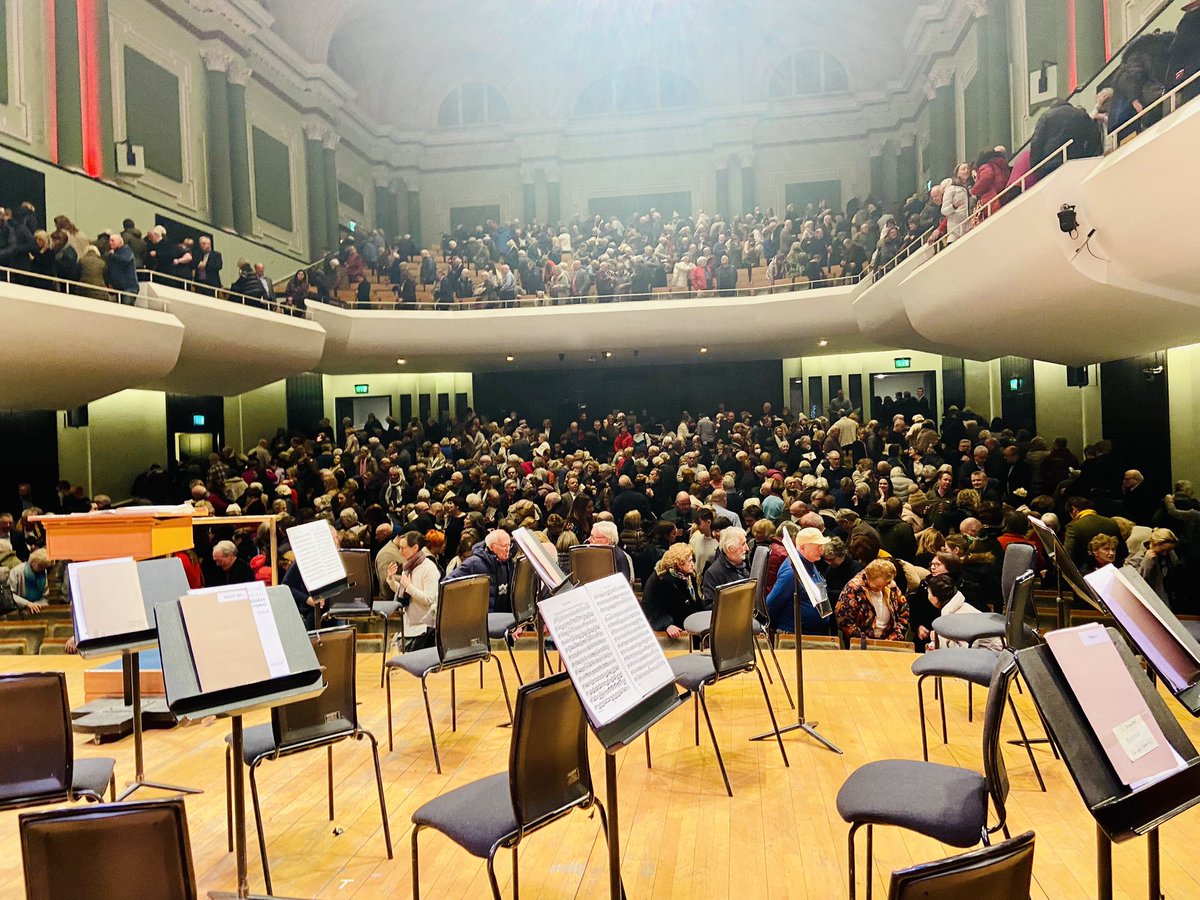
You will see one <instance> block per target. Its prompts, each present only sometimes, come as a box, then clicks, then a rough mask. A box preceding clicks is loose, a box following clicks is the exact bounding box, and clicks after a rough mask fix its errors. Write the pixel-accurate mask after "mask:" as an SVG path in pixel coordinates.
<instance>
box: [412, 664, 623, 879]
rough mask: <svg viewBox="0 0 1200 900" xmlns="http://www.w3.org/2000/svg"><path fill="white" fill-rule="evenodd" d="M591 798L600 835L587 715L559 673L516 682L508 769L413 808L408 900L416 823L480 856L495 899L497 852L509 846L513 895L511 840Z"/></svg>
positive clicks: (603, 820) (417, 873) (416, 875)
mask: <svg viewBox="0 0 1200 900" xmlns="http://www.w3.org/2000/svg"><path fill="white" fill-rule="evenodd" d="M592 806H595V807H596V809H597V810H598V811H599V813H600V824H601V827H602V829H603V831H604V835H605V839H607V837H608V819H607V817H606V816H605V813H604V807H603V805H601V803H600V800H599V798H597V797H596V792H595V789H594V787H593V785H592V774H591V768H590V766H589V763H588V748H587V723H586V721H585V720H584V716H583V707H582V706H581V705H580V703H579V698H578V696H577V695H576V694H575V689H574V687H572V685H571V680H570V678H569V677H568V676H567V675H566V673H560V674H557V675H551V676H549V677H548V678H543V679H541V680H539V681H531V682H530V683H529V684H526V685H524V686H523V687H521V688H519V689H518V690H517V712H516V717H515V719H514V724H513V734H512V743H511V744H510V747H509V756H508V771H507V772H501V773H499V774H497V775H491V776H489V777H487V778H483V779H480V780H479V781H474V782H472V783H470V784H467V785H464V786H463V787H460V788H456V789H455V790H452V791H449V792H448V793H445V794H442V796H440V797H437V798H436V799H434V800H430V801H429V802H428V803H426V804H425V805H424V806H422V807H420V808H419V809H418V810H417V811H416V812H414V813H413V817H412V821H413V830H412V873H413V900H420V897H421V868H420V864H419V859H418V850H417V839H418V835H419V834H420V832H421V829H423V828H432V829H434V830H436V831H440V832H441V833H442V834H444V835H445V836H446V837H448V838H450V840H452V841H454V842H455V843H456V844H458V845H459V846H460V847H462V848H463V849H464V850H466V851H467V852H468V853H470V854H471V855H472V856H477V857H479V858H481V859H486V860H487V872H488V881H489V882H490V883H491V886H492V896H493V897H494V898H496V900H499V897H500V885H499V883H498V882H497V881H496V868H495V863H496V854H497V853H498V852H499V851H500V850H502V849H505V848H507V849H511V850H512V873H513V874H512V880H513V898H514V900H516V898H517V897H518V896H519V894H520V889H519V888H520V886H519V881H518V869H517V845H518V844H520V843H521V841H523V840H524V839H525V837H526V836H527V835H530V834H532V833H533V832H535V831H537V830H538V829H540V828H544V827H545V826H546V825H549V824H550V823H551V822H554V821H556V820H558V819H561V818H562V817H563V816H565V815H567V814H568V813H569V812H571V811H572V810H575V809H589V808H590V807H592Z"/></svg>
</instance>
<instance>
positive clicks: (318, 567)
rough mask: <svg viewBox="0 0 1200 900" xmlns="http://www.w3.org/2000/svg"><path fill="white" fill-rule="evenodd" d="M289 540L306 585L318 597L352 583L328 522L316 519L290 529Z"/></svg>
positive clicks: (326, 595)
mask: <svg viewBox="0 0 1200 900" xmlns="http://www.w3.org/2000/svg"><path fill="white" fill-rule="evenodd" d="M287 536H288V543H289V544H290V545H291V548H292V553H293V554H295V556H296V565H298V566H299V567H300V576H301V577H302V578H303V579H304V587H305V589H306V590H307V591H308V593H309V594H310V595H311V596H313V597H316V598H317V599H321V600H323V599H326V598H328V597H332V596H335V595H336V594H340V593H341V592H342V591H343V590H345V589H346V587H347V586H348V585H349V584H350V577H349V576H348V575H347V574H346V566H345V564H344V563H343V562H342V556H341V554H340V553H338V548H337V544H336V543H335V542H334V540H333V530H332V528H331V526H330V525H329V523H328V522H326V521H325V520H323V519H317V520H315V521H313V522H306V523H305V524H303V525H293V526H292V527H291V528H289V529H288V530H287Z"/></svg>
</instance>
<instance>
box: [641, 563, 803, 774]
mask: <svg viewBox="0 0 1200 900" xmlns="http://www.w3.org/2000/svg"><path fill="white" fill-rule="evenodd" d="M754 587H755V582H754V580H753V579H750V578H747V579H745V580H744V581H735V582H733V583H732V584H727V585H725V586H724V587H722V588H721V589H720V590H719V591H717V595H716V598H715V599H714V601H713V609H712V629H711V630H710V632H709V652H708V653H688V654H685V655H684V656H675V657H672V658H671V659H669V660H668V662H669V663H670V664H671V671H673V672H674V673H675V683H676V684H678V685H681V686H682V687H684V688H687V689H688V690H689V691H692V693H693V694H694V695H695V703H696V707H695V714H696V715H695V718H696V746H700V712H699V711H700V710H703V711H704V721H705V723H706V724H707V725H708V735H709V737H710V738H712V743H713V750H714V751H715V752H716V754H717V765H718V766H720V768H721V778H722V779H724V781H725V791H726V793H728V794H729V796H730V797H732V796H733V788H732V787H731V786H730V784H729V775H728V773H727V772H726V771H725V760H724V759H723V758H722V757H721V747H720V745H719V744H718V743H717V733H716V731H714V730H713V726H712V718H711V717H710V716H709V714H708V703H707V702H706V701H705V699H704V689H705V688H707V687H709V686H710V685H713V684H716V683H717V682H718V681H721V680H722V679H725V678H729V677H730V676H733V675H742V674H744V673H748V672H754V673H755V674H756V675H757V676H758V683H759V685H760V686H761V687H762V693H763V700H764V701H765V702H766V704H767V713H768V715H770V717H771V727H772V728H773V729H774V730H775V739H776V740H777V741H778V742H779V753H780V755H781V756H782V757H783V764H784V766H787V765H788V758H787V751H786V750H785V749H784V747H783V736H782V735H781V734H780V733H779V723H777V722H776V721H775V710H774V708H772V706H771V696H770V694H768V693H767V682H766V681H765V680H764V679H763V674H762V670H761V669H760V668H759V667H758V664H757V656H756V655H755V652H754V643H755V642H754V631H753V628H752V626H751V623H752V622H753V620H754ZM649 757H650V743H649V739H648V738H647V742H646V758H647V763H648V762H649Z"/></svg>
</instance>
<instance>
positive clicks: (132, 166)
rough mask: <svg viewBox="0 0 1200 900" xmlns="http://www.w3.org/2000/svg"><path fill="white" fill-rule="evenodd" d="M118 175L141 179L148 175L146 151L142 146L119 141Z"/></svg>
mask: <svg viewBox="0 0 1200 900" xmlns="http://www.w3.org/2000/svg"><path fill="white" fill-rule="evenodd" d="M116 153H117V174H118V175H124V176H126V177H128V178H140V177H141V176H143V175H145V174H146V150H145V148H143V147H142V145H141V144H131V143H129V142H128V141H117V145H116Z"/></svg>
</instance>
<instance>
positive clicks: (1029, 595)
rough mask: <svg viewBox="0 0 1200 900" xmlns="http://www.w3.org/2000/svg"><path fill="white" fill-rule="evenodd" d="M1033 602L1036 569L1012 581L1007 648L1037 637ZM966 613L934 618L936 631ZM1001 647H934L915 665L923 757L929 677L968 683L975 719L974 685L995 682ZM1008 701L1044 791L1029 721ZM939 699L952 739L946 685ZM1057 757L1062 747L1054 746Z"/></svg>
mask: <svg viewBox="0 0 1200 900" xmlns="http://www.w3.org/2000/svg"><path fill="white" fill-rule="evenodd" d="M1032 604H1033V572H1032V571H1027V572H1025V573H1024V574H1023V575H1021V577H1020V578H1018V579H1017V580H1016V581H1015V582H1014V583H1013V585H1012V590H1011V592H1010V595H1009V597H1008V608H1007V612H1006V613H1005V633H1004V634H1003V635H1002V638H1003V642H1004V647H1005V649H1006V650H1013V651H1016V650H1021V649H1023V648H1024V647H1027V646H1029V645H1030V643H1032V642H1033V641H1035V640H1036V635H1035V634H1034V633H1033V632H1032V631H1031V630H1030V629H1029V628H1027V626H1026V624H1025V616H1026V613H1027V612H1028V610H1029V609H1030V608H1031V606H1032ZM964 617H965V615H964V616H940V617H939V618H937V619H935V620H934V622H933V626H934V632H935V633H936V634H938V635H939V636H940V635H941V632H939V631H938V628H940V627H941V626H942V624H944V623H946V622H949V621H951V620H953V619H956V618H964ZM1000 652H1001V651H997V650H990V649H988V648H986V647H946V648H943V649H941V650H931V651H928V652H926V653H924V654H922V655H921V656H920V657H919V658H918V659H917V660H916V661H915V662H914V663H913V665H912V672H913V674H914V675H916V676H917V710H918V715H919V716H920V719H921V758H922V759H924V760H925V761H926V762H928V761H929V739H928V736H927V733H926V732H927V726H926V723H925V679H927V678H934V679H936V680H937V683H938V684H941V680H942V679H943V678H956V679H960V680H962V681H965V682H966V683H967V716H968V721H971V720H972V719H973V709H974V693H973V688H974V685H980V686H981V687H986V686H987V685H988V684H990V682H991V672H992V669H993V668H994V667H995V665H996V659H997V658H998V656H999V654H1000ZM1007 699H1008V705H1009V708H1010V709H1011V710H1012V714H1013V722H1014V724H1015V725H1016V726H1017V731H1018V732H1019V733H1020V735H1021V740H1020V742H1019V743H1022V744H1024V746H1025V752H1026V753H1027V754H1029V763H1030V765H1031V766H1032V767H1033V774H1034V777H1036V778H1037V782H1038V787H1040V788H1041V789H1042V791H1043V792H1045V790H1046V782H1045V781H1044V780H1043V779H1042V771H1041V769H1040V768H1039V767H1038V764H1037V758H1036V757H1035V756H1034V755H1033V747H1032V746H1031V744H1030V741H1029V738H1028V737H1027V736H1026V734H1025V724H1024V723H1023V722H1022V721H1021V716H1020V714H1019V713H1018V712H1017V707H1016V704H1014V703H1013V701H1012V698H1011V697H1009V698H1007ZM938 703H939V704H940V708H941V714H942V743H948V740H949V739H948V735H947V731H946V691H945V688H944V687H942V688H941V690H939V691H938ZM1051 747H1052V749H1054V755H1055V758H1057V757H1058V750H1057V748H1054V746H1053V744H1051Z"/></svg>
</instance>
